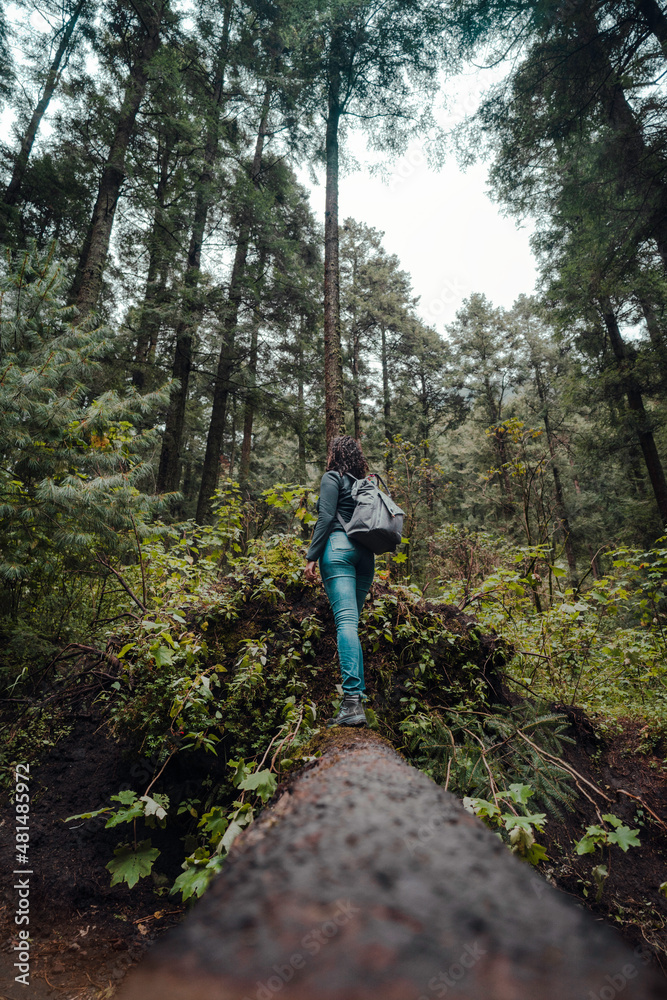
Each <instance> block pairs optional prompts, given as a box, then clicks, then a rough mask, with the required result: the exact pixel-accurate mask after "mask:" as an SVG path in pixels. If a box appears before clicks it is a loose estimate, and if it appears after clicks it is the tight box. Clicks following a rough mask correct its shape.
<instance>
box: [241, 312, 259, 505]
mask: <svg viewBox="0 0 667 1000" xmlns="http://www.w3.org/2000/svg"><path fill="white" fill-rule="evenodd" d="M258 342H259V313H258V314H257V315H256V316H255V319H254V321H253V324H252V330H251V333H250V354H249V356H248V376H249V379H250V385H249V387H248V393H247V395H246V399H245V404H244V406H243V444H242V445H241V464H240V465H239V484H240V485H241V486H245V484H246V483H247V481H248V476H249V475H250V453H251V451H252V425H253V422H254V419H255V404H256V395H255V379H256V378H257V353H258V352H257V347H258Z"/></svg>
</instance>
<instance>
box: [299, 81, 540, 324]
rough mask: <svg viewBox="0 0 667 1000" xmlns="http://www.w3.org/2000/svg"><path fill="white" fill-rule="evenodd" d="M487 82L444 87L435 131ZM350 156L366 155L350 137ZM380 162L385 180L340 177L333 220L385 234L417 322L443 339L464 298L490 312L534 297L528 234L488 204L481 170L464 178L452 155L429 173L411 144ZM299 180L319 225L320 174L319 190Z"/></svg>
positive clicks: (361, 174) (364, 174)
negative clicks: (408, 286)
mask: <svg viewBox="0 0 667 1000" xmlns="http://www.w3.org/2000/svg"><path fill="white" fill-rule="evenodd" d="M494 75H495V74H494ZM495 76H496V79H497V75H495ZM490 82H492V81H491V74H489V72H488V71H477V72H473V73H470V74H467V75H465V76H461V77H458V78H457V79H456V80H454V81H450V82H449V84H446V85H445V86H446V90H445V93H446V95H447V100H448V108H447V110H446V111H441V112H440V113H439V114H438V119H439V122H440V124H441V125H443V126H450V127H451V126H453V125H455V124H456V123H457V122H458V121H460V120H461V119H462V118H463V117H464V115H465V114H466V113H468V112H470V111H471V110H473V109H474V108H475V107H476V106H477V103H478V101H479V95H480V93H481V92H482V90H483V89H484V88H486V87H487V86H488V85H489V83H490ZM352 148H353V152H354V154H355V156H356V157H357V159H358V160H362V159H363V158H364V156H366V155H367V154H366V153H365V142H364V139H363V137H362V136H355V137H353V144H352ZM385 162H386V164H387V171H388V173H389V175H390V176H389V178H388V180H381V179H380V177H378V176H375V175H371V174H370V173H369V171H368V170H361V171H356V172H354V173H344V172H343V175H342V176H341V181H340V205H339V218H340V221H341V223H342V221H343V220H344V219H345V218H346V217H348V216H351V217H352V218H354V219H356V220H357V221H359V222H365V223H367V225H369V226H373V227H374V228H375V229H379V230H381V231H383V232H384V233H385V238H384V246H385V249H386V250H387V251H388V252H389V253H393V254H396V255H397V257H398V258H399V260H400V262H401V266H402V268H403V270H405V271H407V272H408V273H409V274H410V276H411V278H412V285H413V288H414V291H415V294H416V295H418V296H419V297H420V302H419V306H418V311H419V314H420V316H421V317H422V319H423V320H425V321H426V322H427V323H428V324H430V325H433V326H435V327H436V329H438V330H439V332H440V333H443V332H444V326H445V324H446V323H449V322H451V321H452V320H453V319H454V316H455V313H456V311H457V309H459V308H460V306H461V303H462V301H463V299H464V298H466V297H467V296H468V295H470V293H471V292H483V293H484V294H485V295H486V296H487V297H488V298H489V299H490V300H491V301H492V302H493V304H494V305H496V306H503V307H505V308H509V307H510V306H511V305H512V303H513V302H514V301H515V300H516V298H517V296H519V295H520V294H521V293H522V292H524V293H525V294H527V295H530V294H531V293H532V292H533V291H534V287H535V280H536V270H535V261H534V258H533V255H532V253H531V249H530V246H529V237H530V235H531V231H532V229H531V227H530V226H524V227H521V228H519V227H517V225H516V222H515V221H514V220H513V219H510V218H507V217H505V216H503V215H502V214H501V212H500V207H499V206H498V205H496V204H495V203H494V202H493V201H491V199H490V198H489V196H488V194H487V174H488V164H487V163H477V164H476V165H474V166H472V167H469V168H468V170H466V171H465V172H463V170H461V168H460V167H459V166H458V164H457V162H456V158H455V155H454V152H453V151H452V152H451V153H449V154H448V156H447V158H446V160H445V163H444V165H443V166H442V167H441V169H440V170H438V171H436V170H433V169H431V168H430V167H429V166H428V163H427V160H426V156H425V154H424V152H423V150H422V147H421V145H420V144H419V143H418V142H417V143H415V144H414V145H413V146H411V148H410V149H409V150H408V152H407V153H406V154H405V155H404V156H402V157H401V158H400V159H398V160H396V161H395V162H389V161H385ZM301 180H302V181H303V182H304V183H305V184H306V185H307V186H308V187H310V190H311V205H312V208H313V211H314V212H315V213H316V215H317V216H318V218H321V219H322V220H323V218H324V177H323V174H322V177H321V183H320V184H319V185H311V184H308V181H307V179H306V178H305V176H304V175H303V174H302V175H301Z"/></svg>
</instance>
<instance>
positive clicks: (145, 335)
mask: <svg viewBox="0 0 667 1000" xmlns="http://www.w3.org/2000/svg"><path fill="white" fill-rule="evenodd" d="M173 148H174V140H173V135H169V136H168V137H167V138H166V140H165V142H164V145H163V149H162V155H161V157H160V174H159V177H158V182H157V185H156V189H155V202H156V204H155V212H154V215H153V226H152V229H151V235H150V237H149V239H148V252H149V258H148V272H147V274H146V290H145V292H144V301H143V303H142V306H141V312H140V314H139V320H138V323H137V340H136V349H135V354H134V362H135V366H136V367H135V369H134V371H133V373H132V382H133V384H134V385H135V386H136V387H137V389H145V388H146V385H147V378H146V370H147V368H149V367H151V366H152V365H153V362H154V360H155V350H156V348H157V342H158V336H159V333H160V323H161V316H160V308H161V306H162V305H163V303H164V296H165V290H166V287H167V275H168V272H169V261H168V259H167V253H166V247H165V236H164V205H165V197H166V192H167V184H168V179H169V164H170V160H171V154H172V151H173Z"/></svg>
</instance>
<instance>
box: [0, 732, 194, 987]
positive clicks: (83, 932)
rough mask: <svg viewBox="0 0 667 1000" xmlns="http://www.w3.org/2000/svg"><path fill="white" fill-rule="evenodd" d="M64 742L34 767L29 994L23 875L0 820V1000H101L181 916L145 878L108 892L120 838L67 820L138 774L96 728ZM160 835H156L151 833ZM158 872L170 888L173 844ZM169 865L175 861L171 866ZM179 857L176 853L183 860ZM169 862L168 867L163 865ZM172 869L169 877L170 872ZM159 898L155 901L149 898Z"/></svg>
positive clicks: (10, 827) (100, 822)
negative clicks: (19, 953) (21, 920)
mask: <svg viewBox="0 0 667 1000" xmlns="http://www.w3.org/2000/svg"><path fill="white" fill-rule="evenodd" d="M73 721H74V728H73V730H72V733H71V735H70V736H68V737H67V738H65V739H64V740H63V741H62V742H61V743H60V744H58V745H57V746H56V747H54V748H53V749H52V750H51V751H50V752H49V753H48V754H47V755H46V756H44V757H43V759H42V761H41V763H40V764H38V765H37V766H34V765H33V767H31V775H32V781H31V813H30V831H29V832H30V842H29V870H31V871H32V872H33V873H34V874H33V875H31V876H29V880H30V914H29V915H30V925H29V930H30V935H31V945H30V952H31V962H30V966H31V975H30V987H29V991H26V988H25V987H24V986H22V985H21V984H19V983H16V982H15V981H14V977H15V975H16V974H17V971H16V970H15V969H14V967H13V965H14V962H15V961H16V957H15V953H14V951H13V947H14V945H16V944H17V943H18V938H17V934H16V932H17V930H18V927H17V926H16V924H15V922H14V914H15V912H16V906H17V892H16V891H15V890H14V889H13V886H14V884H15V883H17V882H18V880H19V879H21V878H24V876H23V875H19V876H14V875H13V872H14V871H15V870H16V869H17V868H19V865H17V864H16V862H15V852H14V832H15V823H14V815H13V813H10V812H9V811H8V809H7V808H4V809H3V810H2V814H1V818H0V871H1V884H2V891H1V893H0V926H1V938H0V939H1V942H2V944H1V946H0V949H1V950H0V997H1V998H2V1000H18V998H23V1000H26V997H28V998H29V1000H42V998H47V997H49V998H55V997H60V998H62V1000H69V998H70V997H71V998H72V1000H73V998H75V997H76V998H79V1000H92V998H106V997H109V996H111V995H112V994H113V992H114V990H115V987H116V986H117V985H118V983H119V982H120V980H121V979H122V978H123V976H124V975H125V973H126V971H127V969H128V967H129V966H130V965H132V964H133V963H134V962H136V961H137V960H138V959H139V958H140V957H141V955H143V953H144V951H145V950H146V948H147V946H148V945H149V944H150V943H151V942H152V941H153V940H155V938H156V937H157V936H158V935H159V934H160V933H161V932H162V931H163V930H164V929H165V928H167V927H169V926H171V925H172V924H173V923H175V922H177V921H178V920H179V919H180V918H181V917H182V915H183V912H184V909H185V908H184V907H183V906H182V905H179V904H178V903H175V902H174V897H172V898H169V897H168V896H167V895H166V890H165V889H164V888H162V889H160V888H159V887H156V886H155V884H154V882H153V881H151V879H144V880H140V881H139V882H138V883H137V885H136V886H135V887H134V888H133V889H132V890H130V889H128V887H127V886H126V885H117V886H114V887H113V888H110V885H109V883H110V881H111V879H110V875H109V872H108V871H107V870H106V868H105V865H106V864H107V862H108V861H109V859H110V858H111V857H113V849H114V847H115V845H116V843H117V842H118V840H119V839H120V838H119V836H118V831H117V830H105V829H104V819H103V818H99V819H97V820H89V821H86V822H84V821H80V824H79V825H78V826H76V827H73V825H72V824H69V825H68V826H69V827H70V828H69V829H68V826H66V825H65V823H64V822H63V820H64V819H66V818H67V817H68V816H71V815H74V814H75V813H79V812H83V811H84V810H88V809H92V808H101V807H102V806H104V805H107V804H108V797H109V795H113V794H115V793H116V792H118V791H120V790H121V789H123V788H132V787H134V786H135V784H136V781H137V777H138V774H139V773H140V768H141V765H138V764H137V762H134V763H133V764H129V763H128V762H127V761H124V760H123V758H122V755H121V748H120V747H119V746H118V744H116V743H115V742H114V741H113V740H112V739H111V738H110V737H109V736H108V735H107V734H106V730H105V728H100V723H99V719H97V718H94V717H93V716H92V715H90V714H83V715H77V716H76V717H75V718H74V720H73ZM158 832H159V831H158ZM158 846H162V848H163V857H161V858H159V859H158V864H157V865H156V867H157V868H158V869H160V870H161V871H162V872H165V873H166V874H168V875H169V876H170V880H173V878H174V877H175V875H176V874H177V873H178V871H179V867H178V861H179V860H180V859H179V851H178V849H179V848H180V846H181V845H180V844H176V845H171V844H169V843H168V842H167V843H165V844H162V845H158ZM171 856H173V857H171ZM181 857H182V854H181ZM170 862H171V863H170ZM174 868H175V869H176V870H175V871H173V869H174ZM156 889H157V891H158V892H161V893H162V894H161V895H159V896H158V895H156V894H155V893H156Z"/></svg>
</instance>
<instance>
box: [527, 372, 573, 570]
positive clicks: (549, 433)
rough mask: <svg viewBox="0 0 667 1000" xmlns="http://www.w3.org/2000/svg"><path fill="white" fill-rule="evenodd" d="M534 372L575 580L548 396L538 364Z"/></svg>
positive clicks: (561, 530) (562, 532)
mask: <svg viewBox="0 0 667 1000" xmlns="http://www.w3.org/2000/svg"><path fill="white" fill-rule="evenodd" d="M533 371H534V372H535V385H536V387H537V394H538V396H539V398H540V402H541V404H542V421H543V423H544V430H545V431H546V435H547V445H548V447H549V454H550V455H551V472H552V475H553V478H554V491H555V493H556V507H557V509H558V520H559V527H558V534H559V535H560V536H561V538H562V540H563V545H564V546H565V557H566V559H567V565H568V567H569V570H570V576H571V577H573V578H574V576H575V575H576V572H577V560H576V557H575V554H574V546H573V545H572V531H571V529H570V519H569V517H568V514H567V508H566V506H565V497H564V495H563V485H562V482H561V478H560V469H559V468H558V465H557V463H556V442H555V439H554V435H553V432H552V430H551V421H550V419H549V408H548V406H547V394H546V391H545V388H544V384H543V382H542V376H541V374H540V369H539V366H538V365H537V364H533Z"/></svg>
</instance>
